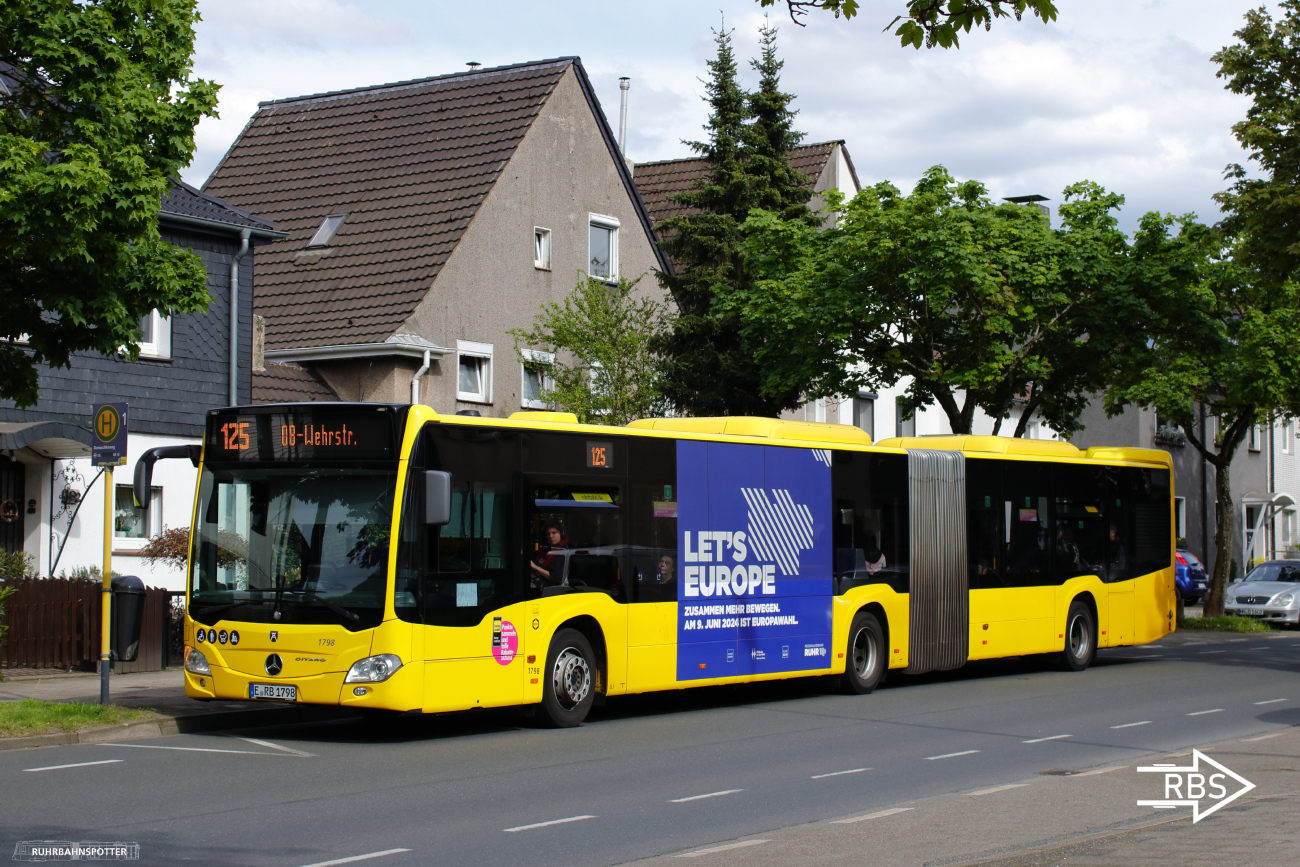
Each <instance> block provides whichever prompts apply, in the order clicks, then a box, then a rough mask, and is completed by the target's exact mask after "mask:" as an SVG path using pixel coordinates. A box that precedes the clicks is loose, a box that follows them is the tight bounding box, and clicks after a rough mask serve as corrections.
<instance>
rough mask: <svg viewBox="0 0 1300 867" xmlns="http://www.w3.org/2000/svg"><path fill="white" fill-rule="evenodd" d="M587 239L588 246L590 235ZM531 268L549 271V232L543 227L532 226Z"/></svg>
mask: <svg viewBox="0 0 1300 867" xmlns="http://www.w3.org/2000/svg"><path fill="white" fill-rule="evenodd" d="M588 232H589V233H590V229H588ZM587 237H588V243H589V244H590V243H591V241H590V237H591V236H590V234H588V236H587ZM533 267H534V268H536V269H537V270H539V271H549V270H551V230H550V229H548V228H546V227H545V226H533Z"/></svg>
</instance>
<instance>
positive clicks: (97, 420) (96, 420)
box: [90, 403, 126, 467]
mask: <svg viewBox="0 0 1300 867" xmlns="http://www.w3.org/2000/svg"><path fill="white" fill-rule="evenodd" d="M91 431H92V432H93V433H94V442H93V443H91V446H90V459H91V463H93V464H94V465H95V466H97V467H104V466H108V467H116V466H119V465H121V464H125V463H126V404H124V403H99V404H95V412H94V416H93V417H92V419H91Z"/></svg>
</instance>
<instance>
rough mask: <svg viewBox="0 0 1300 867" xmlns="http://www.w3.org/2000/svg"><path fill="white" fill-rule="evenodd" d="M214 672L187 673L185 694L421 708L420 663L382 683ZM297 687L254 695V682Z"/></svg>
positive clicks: (331, 675)
mask: <svg viewBox="0 0 1300 867" xmlns="http://www.w3.org/2000/svg"><path fill="white" fill-rule="evenodd" d="M210 668H211V671H212V673H211V674H194V673H193V672H190V671H186V672H185V694H186V695H187V696H189V697H190V698H196V699H206V700H209V701H210V700H213V699H221V700H223V701H248V702H257V703H275V704H281V705H283V704H322V705H336V706H340V707H355V708H375V709H377V710H400V711H406V710H411V709H414V708H419V707H420V694H421V693H420V689H419V687H420V686H421V684H422V678H421V676H420V674H421V672H420V671H419V669H420V666H419V665H403V666H402V667H401V668H399V669H398V670H397V671H395V672H393V675H392V676H391V677H389V678H388V679H387V680H385V681H382V682H380V683H344V682H343V679H344V678H345V677H346V676H347V672H345V671H330V672H323V673H321V674H314V675H307V676H300V677H283V678H279V677H267V676H261V677H259V676H257V675H253V674H249V673H247V672H242V671H235V670H233V669H229V668H223V667H222V666H219V665H210ZM259 684H260V685H269V686H280V687H284V686H291V687H294V691H295V697H294V698H293V699H267V698H253V686H254V685H259Z"/></svg>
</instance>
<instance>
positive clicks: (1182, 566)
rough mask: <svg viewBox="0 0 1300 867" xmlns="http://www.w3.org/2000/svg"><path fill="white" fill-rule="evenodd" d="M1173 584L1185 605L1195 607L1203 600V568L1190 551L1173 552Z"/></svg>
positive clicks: (1205, 584)
mask: <svg viewBox="0 0 1300 867" xmlns="http://www.w3.org/2000/svg"><path fill="white" fill-rule="evenodd" d="M1174 584H1175V585H1176V586H1177V587H1178V595H1179V596H1181V597H1182V598H1183V603H1184V604H1186V605H1196V604H1198V603H1199V602H1200V601H1201V600H1202V599H1204V598H1205V588H1206V587H1208V586H1209V585H1208V584H1207V583H1206V574H1205V567H1204V566H1202V565H1201V561H1200V560H1197V559H1196V555H1195V554H1193V553H1192V552H1191V551H1185V550H1182V549H1179V550H1177V551H1175V552H1174Z"/></svg>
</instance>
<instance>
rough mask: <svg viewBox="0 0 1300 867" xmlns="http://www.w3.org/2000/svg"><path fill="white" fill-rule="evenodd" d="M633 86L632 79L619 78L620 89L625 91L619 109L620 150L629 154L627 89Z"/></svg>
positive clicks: (622, 154) (623, 153)
mask: <svg viewBox="0 0 1300 867" xmlns="http://www.w3.org/2000/svg"><path fill="white" fill-rule="evenodd" d="M631 86H632V79H630V78H628V77H627V76H623V77H622V78H620V79H619V80H618V89H619V90H621V91H622V92H623V93H622V94H621V96H620V99H619V109H618V152H619V155H620V156H624V157H626V156H627V89H628V88H629V87H631Z"/></svg>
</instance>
